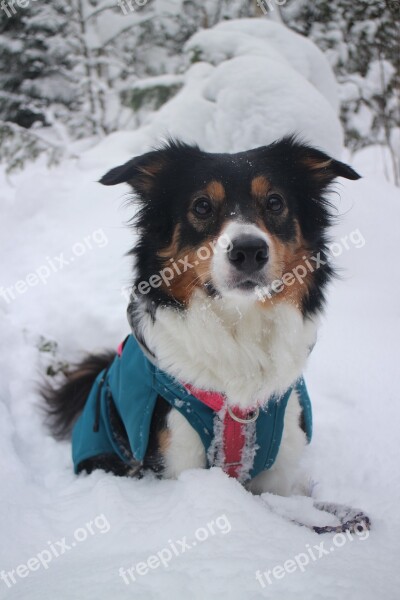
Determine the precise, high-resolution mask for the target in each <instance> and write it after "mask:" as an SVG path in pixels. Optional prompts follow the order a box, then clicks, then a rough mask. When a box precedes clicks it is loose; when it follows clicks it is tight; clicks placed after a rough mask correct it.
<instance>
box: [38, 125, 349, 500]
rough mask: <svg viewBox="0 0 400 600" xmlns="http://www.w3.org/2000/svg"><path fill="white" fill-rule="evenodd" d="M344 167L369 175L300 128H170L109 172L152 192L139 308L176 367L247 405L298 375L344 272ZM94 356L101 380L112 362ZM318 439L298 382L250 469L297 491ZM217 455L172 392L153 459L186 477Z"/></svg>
mask: <svg viewBox="0 0 400 600" xmlns="http://www.w3.org/2000/svg"><path fill="white" fill-rule="evenodd" d="M339 176H340V177H346V178H347V179H358V177H359V176H358V175H357V173H355V171H353V170H352V169H351V168H350V167H349V166H347V165H345V164H343V163H341V162H339V161H337V160H335V159H332V158H331V157H329V156H328V155H326V154H325V153H323V152H321V151H319V150H317V149H315V148H312V147H310V146H308V145H307V144H304V143H302V142H300V141H298V140H296V139H295V138H293V137H288V138H284V139H282V140H280V141H278V142H275V143H274V144H271V145H269V146H263V147H260V148H256V149H254V150H250V151H247V152H241V153H237V154H210V153H206V152H203V151H201V150H200V149H199V148H198V147H196V146H189V145H186V144H182V143H179V142H169V143H168V144H167V145H165V146H164V147H163V148H161V149H160V150H155V151H152V152H149V153H147V154H144V155H143V156H139V157H136V158H134V159H132V160H131V161H129V162H128V163H126V164H125V165H122V166H120V167H116V168H115V169H112V170H111V171H110V172H108V173H107V174H106V175H105V176H104V177H103V178H102V180H101V183H103V184H104V185H115V184H119V183H129V184H130V185H131V187H132V189H133V191H134V193H135V201H136V202H138V203H139V210H138V212H137V216H136V226H137V228H138V232H139V241H138V244H137V245H136V246H135V248H134V249H133V250H132V254H133V255H134V257H135V268H136V276H135V281H134V284H133V287H132V301H131V303H130V306H129V308H128V318H129V322H130V325H131V328H132V331H133V333H134V334H135V336H136V338H137V339H138V340H139V342H140V343H141V344H142V345H143V347H144V348H145V350H146V351H147V352H148V354H149V356H150V357H151V358H152V360H154V361H155V362H156V363H157V365H158V366H159V367H160V368H161V369H162V370H164V371H166V372H167V373H168V374H169V375H171V376H173V377H174V378H176V379H178V380H179V381H183V382H185V383H187V384H191V385H193V386H195V387H197V388H201V389H205V390H213V391H217V392H220V393H221V394H224V395H225V396H226V398H227V403H228V404H229V405H230V406H231V407H238V408H241V409H249V408H251V407H254V406H256V405H264V404H265V403H266V402H267V400H268V398H269V397H270V396H271V395H272V394H282V393H283V392H284V391H285V390H287V389H288V388H289V387H290V386H291V385H292V384H293V383H294V382H295V381H296V379H297V378H298V377H299V376H300V375H301V373H302V371H303V369H304V367H305V364H306V361H307V357H308V355H309V353H310V351H311V349H312V347H313V345H314V343H315V340H316V330H317V324H318V319H319V315H320V313H321V310H322V309H323V305H324V299H325V290H326V285H327V283H328V282H329V280H330V278H331V277H332V275H333V270H332V268H331V266H330V265H329V262H328V261H327V252H326V250H327V247H326V244H327V229H328V227H329V225H330V220H331V216H330V212H329V203H328V202H327V200H326V193H327V191H328V189H329V186H330V184H331V183H332V181H333V180H334V179H335V178H336V177H339ZM210 249H211V251H210ZM312 257H314V258H316V257H317V258H318V261H319V262H318V265H319V266H318V268H314V269H310V268H309V267H307V269H305V271H306V273H305V275H304V277H303V278H302V279H300V278H295V277H292V278H291V279H290V281H291V283H290V285H289V284H288V285H285V286H282V289H281V290H280V291H279V293H276V292H275V293H268V294H266V295H262V294H260V290H263V289H264V290H265V289H267V290H271V285H273V283H274V282H276V281H282V279H283V280H284V281H285V276H287V275H288V274H290V273H292V272H293V271H294V270H295V269H296V268H297V267H298V266H299V265H303V267H304V265H307V264H308V265H309V264H311V263H310V260H311V258H312ZM307 261H308V263H307ZM286 281H288V279H287V278H286ZM107 360H108V359H104V361H103V366H104V365H106V364H107ZM87 364H88V363H87V362H86V363H85V365H86V367H81V368H80V367H78V368H77V370H76V371H75V372H74V373H73V374H71V376H70V379H71V380H73V382H74V386H73V387H72V386H71V384H70V383H69V382H68V381H67V383H66V384H65V386H64V387H62V388H61V389H60V390H55V391H52V392H50V393H48V395H47V396H48V400H49V403H50V411H51V413H52V415H53V418H54V423H55V426H56V429H57V430H58V432H59V433H60V434H61V435H63V434H66V433H67V432H68V431H69V429H70V426H71V424H72V423H73V422H74V420H75V419H76V418H77V416H78V415H79V413H80V412H81V410H82V408H83V405H84V394H82V393H81V391H80V390H79V380H80V377H81V378H82V382H83V383H84V384H85V385H86V386H87V380H88V373H87ZM93 365H94V366H95V368H93V371H92V372H91V376H90V377H89V379H91V380H93V379H94V378H95V377H96V375H97V374H98V372H99V370H100V369H99V365H98V364H96V362H93ZM85 389H86V388H85ZM71 395H72V396H73V397H71ZM304 445H305V434H304V432H303V429H302V427H301V409H300V406H299V402H298V399H297V396H296V392H292V395H291V397H290V400H289V404H288V408H287V410H286V416H285V426H284V434H283V440H282V444H281V447H280V450H279V454H278V457H277V460H276V462H275V465H274V466H273V468H272V469H271V470H270V471H268V472H264V473H261V474H260V475H258V476H257V477H256V478H255V479H254V480H253V481H252V482H250V484H249V487H250V489H252V490H253V491H255V492H262V491H274V492H276V493H285V494H287V493H289V492H290V490H291V488H292V485H293V483H294V478H295V477H294V472H295V470H296V467H297V463H298V461H299V458H300V456H301V450H302V448H303V446H304ZM205 465H206V457H205V452H204V448H203V445H202V443H201V440H200V438H199V435H198V434H197V433H196V431H194V430H193V429H192V427H191V426H190V425H189V423H188V422H187V421H186V420H185V419H184V417H182V415H180V414H179V413H178V412H177V411H176V410H175V409H173V408H171V407H170V405H168V404H167V403H166V402H165V401H164V400H163V399H162V398H161V397H159V399H158V402H157V407H156V410H155V413H154V415H153V426H152V429H151V439H150V442H149V448H148V453H147V456H146V459H145V461H144V466H145V467H146V466H148V467H149V468H152V469H154V470H156V471H158V472H161V473H162V474H163V475H164V476H166V477H176V476H177V475H179V473H180V472H182V471H183V470H184V469H187V468H190V467H204V466H205ZM98 466H100V467H102V468H108V469H110V470H114V471H117V472H119V470H118V468H117V469H116V468H115V465H114V464H113V465H107V464H97V463H94V464H93V465H92V467H93V468H94V467H98ZM89 470H90V469H89Z"/></svg>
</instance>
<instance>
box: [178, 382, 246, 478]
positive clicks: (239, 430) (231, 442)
mask: <svg viewBox="0 0 400 600" xmlns="http://www.w3.org/2000/svg"><path fill="white" fill-rule="evenodd" d="M185 387H186V389H187V390H188V391H189V392H190V393H191V394H192V395H193V396H195V397H196V398H197V399H198V400H200V401H201V402H203V403H204V404H206V405H207V406H208V407H209V408H211V409H212V410H214V411H215V412H216V413H218V412H219V411H221V410H222V409H223V408H224V407H225V408H226V409H227V404H226V398H225V396H224V395H223V394H219V393H218V392H208V391H205V390H200V389H197V388H195V387H193V386H192V385H189V384H185ZM232 414H234V417H237V418H238V419H245V420H248V419H249V415H250V416H251V415H252V414H254V409H252V410H247V411H246V410H240V409H237V408H236V409H235V412H234V413H233V411H232V409H230V410H228V409H227V410H226V411H225V415H224V421H223V451H224V465H223V467H222V468H223V470H224V471H225V473H227V474H228V475H229V476H230V477H235V478H237V477H239V471H240V469H241V467H242V466H243V450H244V447H245V444H246V435H245V428H246V427H247V424H246V423H240V422H238V421H236V420H235V419H234V418H233V417H232V416H231V415H232Z"/></svg>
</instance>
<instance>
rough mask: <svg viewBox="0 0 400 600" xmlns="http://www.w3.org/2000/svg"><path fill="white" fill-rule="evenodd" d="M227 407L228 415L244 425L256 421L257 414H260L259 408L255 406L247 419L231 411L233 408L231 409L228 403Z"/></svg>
mask: <svg viewBox="0 0 400 600" xmlns="http://www.w3.org/2000/svg"><path fill="white" fill-rule="evenodd" d="M227 409H228V413H229V416H230V417H231V418H232V419H233V420H234V421H236V422H237V423H243V424H244V425H246V423H254V421H257V419H258V415H259V414H260V408H259V407H258V406H257V408H256V410H254V411H253V412H252V413H251V417H249V418H248V419H242V418H241V417H238V416H237V415H235V413H234V412H233V410H232V409H231V407H230V406H229V404H228V405H227Z"/></svg>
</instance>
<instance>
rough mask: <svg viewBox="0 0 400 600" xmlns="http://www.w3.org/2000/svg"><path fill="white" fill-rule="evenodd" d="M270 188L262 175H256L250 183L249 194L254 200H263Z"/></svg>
mask: <svg viewBox="0 0 400 600" xmlns="http://www.w3.org/2000/svg"><path fill="white" fill-rule="evenodd" d="M270 188H271V184H270V182H269V181H268V179H267V178H266V177H264V175H257V177H254V179H253V180H252V182H251V194H252V196H253V197H254V198H256V199H258V200H259V199H260V198H264V197H265V196H266V195H267V194H268V191H269V190H270Z"/></svg>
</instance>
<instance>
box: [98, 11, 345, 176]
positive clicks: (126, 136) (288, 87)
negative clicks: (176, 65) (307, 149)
mask: <svg viewBox="0 0 400 600" xmlns="http://www.w3.org/2000/svg"><path fill="white" fill-rule="evenodd" d="M186 52H187V54H188V60H190V61H192V62H193V61H195V64H193V65H191V66H190V67H189V68H188V70H187V71H186V73H185V74H184V75H183V77H182V78H179V81H180V82H181V83H183V87H182V89H181V90H180V91H179V92H178V93H177V94H176V95H175V96H174V97H173V98H172V99H171V100H169V101H168V102H167V103H166V104H164V105H163V106H162V107H161V109H160V110H158V111H157V112H155V113H152V114H150V115H149V117H148V119H147V121H146V122H145V124H143V125H142V126H141V127H139V128H138V129H137V130H136V131H134V132H128V133H126V132H123V133H115V134H113V139H114V140H115V142H116V146H118V144H119V141H120V147H121V148H122V147H124V148H127V150H129V151H128V152H127V153H126V155H125V157H126V158H129V157H130V156H131V155H135V154H139V153H142V152H144V151H146V150H149V149H150V148H151V147H153V146H155V145H157V144H159V143H160V138H164V139H165V138H168V137H170V136H172V137H177V138H179V139H181V140H183V141H185V142H188V143H197V144H199V145H200V147H201V148H202V149H204V150H206V151H209V152H240V151H242V150H248V149H249V148H254V147H255V146H262V145H266V144H269V143H271V142H273V141H275V140H277V139H279V138H281V137H283V136H284V135H287V134H291V133H298V134H299V135H300V136H301V137H303V138H304V139H306V140H307V141H310V142H311V143H312V144H314V145H316V146H318V147H321V148H322V149H324V150H325V151H326V152H328V153H329V154H331V155H333V156H336V157H338V158H339V157H340V154H341V152H342V143H343V135H342V128H341V125H340V122H339V119H338V116H337V110H338V94H337V87H336V82H335V78H334V75H333V72H332V70H331V68H330V66H329V64H328V62H327V60H326V59H325V57H324V55H323V54H322V53H321V52H320V51H319V50H318V48H317V47H316V46H315V45H314V44H313V43H312V42H310V41H309V40H307V39H305V38H303V37H302V36H300V35H298V34H296V33H293V32H292V31H290V30H288V29H287V28H285V27H284V26H283V25H281V24H279V23H274V22H270V21H267V20H265V19H239V20H233V21H228V22H226V23H221V24H219V25H217V26H216V27H213V28H211V29H208V30H205V31H201V32H199V33H197V34H195V35H194V36H193V37H192V38H191V39H190V40H189V41H188V42H187V44H186ZM143 85H144V84H143ZM120 138H121V139H120ZM105 144H107V145H108V141H107V142H106V141H105V142H103V143H101V144H99V146H97V147H96V149H94V150H92V151H90V152H89V153H88V157H87V158H88V160H89V161H91V160H92V159H91V158H90V157H93V156H94V158H95V160H98V157H99V156H101V157H102V160H104V157H105V152H104V148H105ZM119 154H120V152H118V155H119ZM109 158H110V161H109V162H107V166H114V164H115V160H114V159H113V157H111V156H110V157H109Z"/></svg>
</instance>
